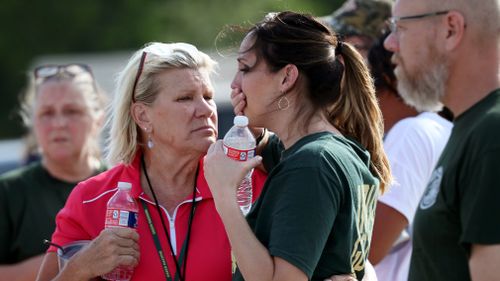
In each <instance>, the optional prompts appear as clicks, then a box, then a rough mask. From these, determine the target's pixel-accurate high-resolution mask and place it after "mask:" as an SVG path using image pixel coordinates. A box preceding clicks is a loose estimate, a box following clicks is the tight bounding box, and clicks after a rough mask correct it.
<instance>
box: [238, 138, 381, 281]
mask: <svg viewBox="0 0 500 281" xmlns="http://www.w3.org/2000/svg"><path fill="white" fill-rule="evenodd" d="M276 151H279V149H278V150H276ZM280 154H281V153H280ZM281 156H282V158H281V161H280V162H279V163H278V164H277V165H276V166H275V167H274V168H273V169H272V170H271V172H270V174H269V177H268V179H267V181H266V184H265V186H264V189H263V191H262V194H261V196H260V198H259V199H258V200H257V202H256V203H255V206H254V207H253V208H252V210H251V211H250V213H249V214H248V216H247V220H248V223H249V225H250V227H251V228H252V230H253V231H254V233H255V235H256V236H257V238H258V239H259V240H260V242H261V243H262V244H263V245H264V246H265V247H266V248H267V249H268V250H269V253H270V254H271V255H272V256H276V257H280V258H282V259H284V260H286V261H287V262H289V263H291V264H293V265H294V266H296V267H297V268H299V269H300V270H302V271H303V272H304V273H305V274H306V275H307V276H308V278H309V279H310V280H324V279H325V278H327V277H330V276H331V275H333V274H346V273H347V274H349V273H353V274H355V275H356V276H357V278H358V279H359V280H361V278H362V276H363V275H364V265H365V260H366V258H367V254H368V249H369V246H370V245H369V242H370V238H371V231H372V227H373V219H374V209H375V204H376V200H377V195H378V185H379V184H378V180H377V179H376V178H375V177H373V176H372V174H371V173H370V171H369V163H370V158H369V154H368V152H367V151H366V150H365V149H363V148H361V146H359V145H358V144H357V143H355V142H353V141H351V140H348V139H346V138H344V137H341V136H338V135H334V134H332V133H329V132H321V133H315V134H312V135H308V136H306V137H304V138H302V139H301V140H299V141H298V142H297V143H295V144H294V145H293V146H292V147H290V148H289V149H287V150H285V151H282V155H281ZM266 157H267V156H266V155H264V159H265V158H266ZM233 280H243V277H242V276H241V274H240V272H239V271H237V272H236V274H235V276H234V278H233Z"/></svg>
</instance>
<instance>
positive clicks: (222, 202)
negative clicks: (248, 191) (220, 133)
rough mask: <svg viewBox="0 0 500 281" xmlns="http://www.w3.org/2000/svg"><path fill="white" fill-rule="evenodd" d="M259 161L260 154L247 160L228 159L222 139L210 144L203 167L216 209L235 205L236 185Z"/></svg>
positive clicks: (260, 159) (260, 158)
mask: <svg viewBox="0 0 500 281" xmlns="http://www.w3.org/2000/svg"><path fill="white" fill-rule="evenodd" d="M261 161H262V157H260V156H256V157H254V158H252V159H250V160H248V161H236V160H233V159H230V158H229V157H227V156H226V154H225V153H224V149H223V143H222V140H218V141H217V142H216V143H214V144H212V145H211V146H210V148H209V149H208V152H207V155H206V157H205V161H204V165H203V169H204V171H205V178H206V180H207V182H208V185H209V187H210V190H211V191H212V195H213V197H214V200H215V204H216V207H217V210H218V211H220V208H222V207H225V206H232V207H234V206H237V203H236V189H237V187H238V186H239V185H240V183H241V181H242V180H243V178H244V177H245V175H246V174H247V173H248V172H250V170H252V169H253V168H255V167H256V166H258V165H259V164H260V163H261Z"/></svg>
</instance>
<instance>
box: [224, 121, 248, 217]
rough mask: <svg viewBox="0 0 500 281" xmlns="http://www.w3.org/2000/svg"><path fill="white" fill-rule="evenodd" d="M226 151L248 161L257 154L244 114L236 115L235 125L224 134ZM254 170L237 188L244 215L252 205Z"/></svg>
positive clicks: (231, 155) (233, 157) (234, 156)
mask: <svg viewBox="0 0 500 281" xmlns="http://www.w3.org/2000/svg"><path fill="white" fill-rule="evenodd" d="M223 142H224V152H225V153H226V155H227V156H228V157H230V158H232V159H234V160H237V161H247V160H249V159H251V158H253V157H254V156H255V138H254V136H253V134H252V132H250V130H249V129H248V118H247V117H246V116H243V115H239V116H236V117H234V125H233V127H232V128H231V129H229V131H228V132H227V133H226V135H225V136H224V140H223ZM252 172H253V170H252V171H250V172H249V173H248V174H247V175H246V176H245V178H244V179H243V181H242V182H241V184H240V186H239V187H238V190H237V195H236V197H237V200H238V204H239V205H240V209H241V212H242V213H243V215H247V214H248V212H249V211H250V208H251V207H252Z"/></svg>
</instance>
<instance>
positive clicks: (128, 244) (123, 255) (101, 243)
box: [65, 227, 140, 279]
mask: <svg viewBox="0 0 500 281" xmlns="http://www.w3.org/2000/svg"><path fill="white" fill-rule="evenodd" d="M138 241H139V234H137V231H135V230H134V229H131V228H121V227H113V228H106V229H104V230H102V231H101V233H100V234H99V236H97V237H96V238H95V239H94V240H92V241H91V242H90V243H89V244H88V245H86V246H85V247H83V248H82V249H81V250H80V251H78V252H77V253H76V254H75V255H74V256H73V257H72V258H71V259H70V260H69V261H68V263H67V265H66V267H65V271H66V270H70V271H72V272H73V271H74V272H79V273H81V274H82V275H85V276H86V277H87V278H89V279H90V278H93V277H97V276H101V275H103V274H106V273H109V272H111V271H112V270H113V269H115V268H116V267H117V266H119V265H125V266H132V267H135V266H137V264H138V263H139V257H140V254H139V244H138ZM78 275H80V274H78Z"/></svg>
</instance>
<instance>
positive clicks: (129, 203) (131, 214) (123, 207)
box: [101, 182, 139, 281]
mask: <svg viewBox="0 0 500 281" xmlns="http://www.w3.org/2000/svg"><path fill="white" fill-rule="evenodd" d="M131 189H132V184H131V183H129V182H118V190H117V191H116V193H115V194H114V195H113V196H112V197H111V198H110V199H109V201H108V205H107V209H106V221H105V223H104V225H105V227H106V228H109V227H129V228H134V229H135V228H137V213H138V211H139V207H138V206H137V203H136V202H135V200H134V198H133V197H132V195H131V194H130V190H131ZM133 273H134V268H133V267H131V266H118V267H116V268H115V269H114V270H113V271H111V272H109V273H106V274H104V275H103V276H101V277H102V278H103V279H106V280H118V281H128V280H130V279H131V278H132V274H133Z"/></svg>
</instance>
